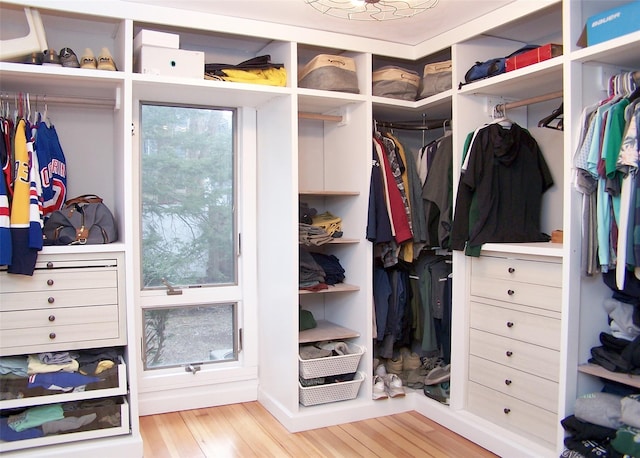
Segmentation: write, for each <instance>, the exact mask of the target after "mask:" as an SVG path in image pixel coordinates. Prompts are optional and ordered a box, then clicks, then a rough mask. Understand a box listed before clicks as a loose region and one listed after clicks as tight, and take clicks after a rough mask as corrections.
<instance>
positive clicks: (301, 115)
mask: <svg viewBox="0 0 640 458" xmlns="http://www.w3.org/2000/svg"><path fill="white" fill-rule="evenodd" d="M298 118H302V119H315V120H318V121H331V122H342V116H337V115H325V114H320V113H308V112H306V111H299V112H298Z"/></svg>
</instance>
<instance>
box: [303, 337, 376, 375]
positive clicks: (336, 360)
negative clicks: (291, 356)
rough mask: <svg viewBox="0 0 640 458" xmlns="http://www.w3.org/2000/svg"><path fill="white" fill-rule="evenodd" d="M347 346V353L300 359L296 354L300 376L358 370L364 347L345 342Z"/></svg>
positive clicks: (346, 372)
mask: <svg viewBox="0 0 640 458" xmlns="http://www.w3.org/2000/svg"><path fill="white" fill-rule="evenodd" d="M347 348H348V349H349V354H348V355H339V356H326V357H323V358H315V359H302V358H300V355H299V354H298V361H299V363H298V367H299V373H300V377H302V378H304V379H311V378H318V377H328V376H330V375H339V374H351V373H353V372H355V371H356V370H358V364H360V358H361V357H362V355H363V354H364V347H361V346H359V345H355V344H351V343H347Z"/></svg>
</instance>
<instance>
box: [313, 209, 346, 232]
mask: <svg viewBox="0 0 640 458" xmlns="http://www.w3.org/2000/svg"><path fill="white" fill-rule="evenodd" d="M311 221H312V222H311V225H312V226H317V227H321V228H322V229H324V230H325V231H327V233H328V234H329V235H333V234H334V233H335V232H342V219H341V218H340V217H339V216H335V215H332V214H331V213H329V212H324V213H320V214H318V215H315V216H313V217H312V218H311Z"/></svg>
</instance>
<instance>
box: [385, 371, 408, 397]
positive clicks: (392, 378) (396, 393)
mask: <svg viewBox="0 0 640 458" xmlns="http://www.w3.org/2000/svg"><path fill="white" fill-rule="evenodd" d="M384 387H385V391H386V392H387V394H388V395H389V397H391V398H398V397H402V396H404V395H405V394H406V393H405V391H404V387H403V386H402V380H400V377H398V376H397V375H396V374H388V375H387V376H386V377H385V378H384Z"/></svg>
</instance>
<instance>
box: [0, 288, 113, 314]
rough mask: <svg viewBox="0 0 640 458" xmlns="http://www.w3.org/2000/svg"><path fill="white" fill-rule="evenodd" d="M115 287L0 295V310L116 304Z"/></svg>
mask: <svg viewBox="0 0 640 458" xmlns="http://www.w3.org/2000/svg"><path fill="white" fill-rule="evenodd" d="M117 303H118V289H117V288H94V289H80V290H71V289H69V290H56V291H27V292H23V293H7V294H1V295H0V311H1V312H5V311H12V310H38V309H57V308H65V307H92V306H95V305H106V304H117Z"/></svg>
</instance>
